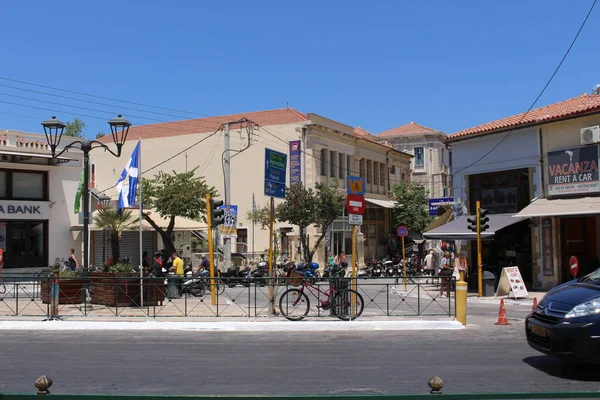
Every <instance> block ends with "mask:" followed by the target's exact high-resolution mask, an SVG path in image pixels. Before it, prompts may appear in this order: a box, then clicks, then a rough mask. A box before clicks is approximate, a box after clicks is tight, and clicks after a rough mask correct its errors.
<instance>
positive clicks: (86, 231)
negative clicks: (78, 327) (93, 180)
mask: <svg viewBox="0 0 600 400" xmlns="http://www.w3.org/2000/svg"><path fill="white" fill-rule="evenodd" d="M81 150H82V151H83V276H84V278H87V276H88V272H89V269H88V268H89V261H88V243H89V241H90V236H89V235H90V150H91V146H90V145H89V143H88V142H87V141H86V142H85V144H84V145H83V146H82V149H81ZM86 289H87V288H86ZM83 293H85V291H82V295H83V296H85V294H83Z"/></svg>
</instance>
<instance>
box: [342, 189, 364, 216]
mask: <svg viewBox="0 0 600 400" xmlns="http://www.w3.org/2000/svg"><path fill="white" fill-rule="evenodd" d="M346 211H348V214H359V215H363V214H364V212H365V197H364V196H359V195H357V194H349V195H347V196H346Z"/></svg>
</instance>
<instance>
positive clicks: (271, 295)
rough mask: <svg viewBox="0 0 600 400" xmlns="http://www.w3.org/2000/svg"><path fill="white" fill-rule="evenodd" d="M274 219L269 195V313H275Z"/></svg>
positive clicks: (273, 205)
mask: <svg viewBox="0 0 600 400" xmlns="http://www.w3.org/2000/svg"><path fill="white" fill-rule="evenodd" d="M274 219H275V199H274V198H273V197H271V202H270V205H269V277H270V278H271V279H270V282H269V301H270V303H271V306H270V310H271V315H275V290H274V289H275V288H274V286H273V281H274V280H273V220H274Z"/></svg>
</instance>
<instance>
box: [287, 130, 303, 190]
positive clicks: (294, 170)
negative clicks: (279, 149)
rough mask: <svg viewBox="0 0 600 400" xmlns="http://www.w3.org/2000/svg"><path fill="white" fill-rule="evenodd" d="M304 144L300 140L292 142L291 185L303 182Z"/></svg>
mask: <svg viewBox="0 0 600 400" xmlns="http://www.w3.org/2000/svg"><path fill="white" fill-rule="evenodd" d="M301 154H302V146H301V145H300V141H299V140H293V141H291V142H290V185H295V184H298V183H301V182H302V176H301V174H302V158H301V157H300V155H301Z"/></svg>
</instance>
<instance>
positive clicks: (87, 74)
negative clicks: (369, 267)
mask: <svg viewBox="0 0 600 400" xmlns="http://www.w3.org/2000/svg"><path fill="white" fill-rule="evenodd" d="M590 5H591V0H572V1H556V0H505V1H480V0H470V1H467V0H464V1H461V0H456V1H450V0H439V1H433V0H432V1H424V0H422V1H409V0H403V1H395V0H389V1H370V0H365V1H361V2H359V1H348V0H346V1H323V0H319V1H296V2H294V1H281V0H277V1H227V2H223V1H192V0H190V1H183V0H179V1H170V2H167V1H151V0H129V1H114V0H103V1H75V0H73V1H60V0H57V1H45V0H44V1H42V0H39V1H11V2H6V3H4V4H3V6H2V24H0V37H2V40H0V54H2V56H3V57H2V66H1V68H0V76H2V77H8V78H12V79H17V80H22V81H27V82H33V83H37V84H43V85H50V86H54V87H59V88H64V89H70V90H76V91H81V92H86V93H91V94H95V95H99V96H106V97H114V98H118V99H124V100H129V101H135V102H140V103H145V104H151V105H158V106H162V107H168V108H174V109H181V110H189V111H193V112H195V113H198V114H206V115H221V114H229V113H237V112H244V111H255V110H263V109H271V108H282V107H285V105H286V102H289V104H290V106H291V107H294V108H296V109H298V110H300V111H302V112H314V113H317V114H320V115H323V116H326V117H328V118H331V119H334V120H337V121H339V122H342V123H345V124H348V125H353V126H357V125H360V126H362V127H364V128H365V129H367V130H369V131H370V132H372V133H378V132H381V131H384V130H386V129H389V128H392V127H395V126H398V125H401V124H404V123H407V122H410V121H415V122H418V123H421V124H423V125H426V126H429V127H432V128H436V129H440V130H443V131H445V132H447V133H453V132H455V131H458V130H460V129H464V128H467V127H470V126H474V125H478V124H480V123H484V122H487V121H491V120H494V119H498V118H501V117H504V116H508V115H512V114H515V113H518V112H522V111H525V110H526V109H527V107H528V106H529V104H530V103H531V102H532V101H533V99H534V98H535V97H536V95H537V93H538V92H539V91H540V90H541V88H542V87H543V85H544V83H545V81H546V80H547V79H548V77H549V76H550V74H551V73H552V71H553V70H554V68H555V67H556V65H557V63H558V62H559V60H560V58H561V57H562V55H563V53H564V52H565V50H566V48H567V47H568V45H569V43H570V42H571V40H572V39H573V37H574V35H575V33H576V31H577V29H578V28H579V25H580V24H581V22H582V20H583V18H584V16H585V14H586V13H587V11H588V9H589V7H590ZM599 39H600V5H599V6H597V7H596V9H595V10H594V12H593V14H592V16H591V17H590V20H589V21H588V24H587V25H586V27H585V28H584V31H583V33H582V35H581V36H580V38H579V40H578V42H577V43H576V45H575V47H574V49H573V50H572V52H571V54H570V56H569V58H568V59H567V61H566V62H565V64H564V65H563V67H562V69H561V71H560V72H559V74H558V75H557V76H556V78H555V79H554V81H553V82H552V84H551V86H550V87H549V89H548V91H547V92H546V94H545V95H544V96H543V97H542V99H541V100H540V102H539V103H538V105H545V104H550V103H553V102H556V101H560V100H564V99H567V98H570V97H575V96H578V95H580V94H581V93H585V92H587V93H590V92H591V91H592V89H593V87H594V86H595V85H596V84H599V83H600V67H599V66H600V51H599V49H600V48H599V47H598V40H599ZM0 84H2V85H11V86H18V87H24V88H28V89H33V90H39V91H48V90H47V89H40V88H34V87H28V86H25V85H22V84H15V83H10V82H7V81H3V80H0ZM0 93H3V94H11V95H17V96H24V97H33V98H39V99H43V100H50V101H56V102H60V103H68V104H73V105H78V106H82V107H88V108H94V109H98V110H100V109H102V110H108V111H109V112H108V113H101V112H96V111H84V110H76V109H74V108H71V107H67V106H53V105H48V104H43V103H37V102H34V101H32V100H26V99H18V98H14V97H7V96H4V95H0V101H8V102H17V103H21V104H26V105H33V106H38V107H44V108H52V109H55V110H63V111H70V113H65V112H59V111H56V112H55V113H56V115H57V116H58V117H59V118H60V119H62V120H63V121H66V120H72V119H73V118H74V117H75V116H80V118H81V119H82V120H84V121H85V122H86V124H87V126H88V135H95V133H96V132H98V131H101V130H106V129H107V127H108V125H107V124H106V122H105V121H106V120H108V119H109V118H111V117H112V116H114V115H115V114H116V113H117V112H118V111H119V107H118V105H117V106H116V107H106V106H99V105H92V104H83V103H78V102H75V101H72V100H66V99H52V98H51V97H49V96H43V95H39V94H34V93H27V92H23V91H19V90H16V89H10V88H6V87H1V86H0ZM62 95H67V96H69V94H66V93H62ZM90 100H94V99H91V98H90ZM95 100H96V101H101V102H106V101H105V100H98V99H95ZM109 103H111V102H109ZM115 104H116V103H115ZM122 111H123V112H122V113H123V114H124V115H125V116H128V117H129V118H130V120H131V121H132V122H133V123H135V124H144V123H150V122H152V121H150V120H144V119H141V118H138V117H131V115H132V114H133V115H137V116H146V117H148V118H154V119H161V120H162V119H165V120H172V119H176V118H173V117H167V116H160V115H155V114H150V113H146V114H144V113H140V112H134V111H127V110H122ZM155 111H156V110H155ZM163 112H165V111H163ZM6 113H14V114H22V115H24V116H27V117H18V116H14V115H7V114H6ZM166 113H170V112H166ZM52 114H53V112H52V111H45V110H37V109H31V108H25V107H20V106H19V107H17V106H11V105H8V104H5V103H0V121H1V122H0V128H10V129H19V130H25V131H32V132H41V129H42V128H41V126H40V124H39V123H40V121H41V120H43V119H46V118H48V117H49V116H50V115H52ZM82 114H83V115H86V116H81V115H82ZM171 114H175V113H171ZM180 115H181V116H182V117H183V118H185V117H192V116H193V115H189V114H180ZM87 116H96V117H99V119H94V118H90V117H87ZM28 117H29V118H28ZM31 117H33V118H31Z"/></svg>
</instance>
